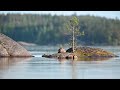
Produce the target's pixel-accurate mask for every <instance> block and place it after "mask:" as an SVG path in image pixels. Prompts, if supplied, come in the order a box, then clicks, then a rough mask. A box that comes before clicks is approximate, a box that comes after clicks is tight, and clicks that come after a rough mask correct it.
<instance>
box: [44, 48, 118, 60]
mask: <svg viewBox="0 0 120 90" xmlns="http://www.w3.org/2000/svg"><path fill="white" fill-rule="evenodd" d="M42 57H47V58H58V59H79V58H88V57H89V58H110V57H118V56H117V55H114V54H113V53H111V52H108V51H105V50H103V49H100V48H91V47H79V48H76V49H75V52H74V53H72V48H69V49H68V50H66V52H62V53H56V54H52V55H45V54H44V55H43V56H42Z"/></svg>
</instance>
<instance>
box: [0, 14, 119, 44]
mask: <svg viewBox="0 0 120 90" xmlns="http://www.w3.org/2000/svg"><path fill="white" fill-rule="evenodd" d="M77 17H78V19H79V20H80V22H79V21H78V20H77V19H76V18H75V17H74V18H72V19H73V20H75V22H71V24H73V25H74V24H75V25H76V28H78V29H77V30H76V34H77V35H78V36H80V35H83V36H82V37H77V38H76V39H77V41H78V42H77V43H78V44H85V45H120V20H119V19H117V18H116V19H106V18H104V17H95V16H89V15H86V16H77ZM69 18H71V16H62V15H61V16H57V15H54V16H52V15H38V14H24V15H21V14H7V15H4V14H0V32H1V33H4V34H6V35H7V36H9V37H11V38H13V39H14V40H16V41H25V42H30V43H36V44H39V45H56V44H58V45H59V44H62V45H63V44H66V43H68V42H69V39H70V35H71V34H70V31H69V29H65V23H66V21H67V20H69ZM78 22H79V23H78ZM77 26H78V27H77ZM78 32H80V33H78Z"/></svg>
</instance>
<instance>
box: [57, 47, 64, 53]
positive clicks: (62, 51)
mask: <svg viewBox="0 0 120 90" xmlns="http://www.w3.org/2000/svg"><path fill="white" fill-rule="evenodd" d="M65 52H66V50H65V49H64V48H60V49H59V50H58V53H65Z"/></svg>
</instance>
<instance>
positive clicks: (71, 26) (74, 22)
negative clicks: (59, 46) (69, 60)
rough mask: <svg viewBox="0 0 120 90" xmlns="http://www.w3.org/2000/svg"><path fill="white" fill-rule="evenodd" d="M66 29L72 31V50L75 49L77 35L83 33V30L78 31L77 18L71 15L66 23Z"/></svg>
mask: <svg viewBox="0 0 120 90" xmlns="http://www.w3.org/2000/svg"><path fill="white" fill-rule="evenodd" d="M66 27H67V29H68V31H70V32H72V52H74V51H75V46H77V45H76V42H77V41H76V40H77V38H76V37H77V36H81V35H84V32H80V30H79V29H80V26H79V19H78V18H77V17H75V16H73V17H72V18H71V19H70V20H69V21H68V23H67V24H66ZM70 44H71V43H70Z"/></svg>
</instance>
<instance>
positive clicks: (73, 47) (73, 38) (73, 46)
mask: <svg viewBox="0 0 120 90" xmlns="http://www.w3.org/2000/svg"><path fill="white" fill-rule="evenodd" d="M72 31H73V33H72V34H73V35H72V49H73V52H74V51H75V45H74V44H75V42H74V41H75V36H74V27H73V30H72Z"/></svg>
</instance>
